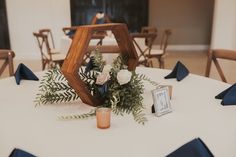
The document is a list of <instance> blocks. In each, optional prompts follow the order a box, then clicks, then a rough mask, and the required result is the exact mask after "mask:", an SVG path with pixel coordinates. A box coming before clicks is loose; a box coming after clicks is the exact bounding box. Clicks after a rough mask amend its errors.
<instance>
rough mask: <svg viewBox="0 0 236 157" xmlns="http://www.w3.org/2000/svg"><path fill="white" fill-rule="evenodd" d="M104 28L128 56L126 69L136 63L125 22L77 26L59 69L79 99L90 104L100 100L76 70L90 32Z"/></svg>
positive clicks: (86, 46) (132, 67) (94, 104)
mask: <svg viewBox="0 0 236 157" xmlns="http://www.w3.org/2000/svg"><path fill="white" fill-rule="evenodd" d="M106 30H111V31H112V33H113V34H114V36H115V38H116V41H117V44H118V46H119V49H120V53H122V54H124V55H126V56H128V63H127V64H128V70H135V68H136V66H137V63H138V56H137V52H136V50H135V47H134V45H133V43H132V39H131V37H130V36H129V32H128V29H127V26H126V25H125V24H118V23H116V24H114V23H110V24H100V25H85V26H80V27H78V28H77V31H76V34H75V36H74V38H73V41H72V44H71V47H70V50H69V52H68V54H67V56H66V59H65V60H64V63H63V65H62V68H61V71H62V73H63V74H64V76H65V78H66V79H67V80H68V82H69V85H70V86H71V87H72V88H73V89H74V90H75V91H76V92H77V94H78V95H79V96H80V98H81V100H82V101H83V102H84V103H85V104H88V105H91V106H98V105H100V104H101V103H102V101H101V100H99V99H97V98H95V97H94V96H92V95H91V93H90V92H89V90H88V88H87V86H86V84H85V83H84V82H83V81H82V80H81V78H80V76H79V74H78V71H79V68H80V67H81V65H82V62H83V57H84V56H85V55H86V53H87V48H88V46H89V42H90V40H91V38H92V34H93V33H94V32H95V31H106Z"/></svg>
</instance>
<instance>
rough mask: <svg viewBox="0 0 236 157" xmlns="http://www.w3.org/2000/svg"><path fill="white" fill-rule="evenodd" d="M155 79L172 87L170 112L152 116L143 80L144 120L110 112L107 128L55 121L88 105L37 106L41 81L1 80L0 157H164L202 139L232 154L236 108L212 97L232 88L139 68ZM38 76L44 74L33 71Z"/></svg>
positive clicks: (92, 122) (221, 153) (221, 154)
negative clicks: (26, 155) (23, 155)
mask: <svg viewBox="0 0 236 157" xmlns="http://www.w3.org/2000/svg"><path fill="white" fill-rule="evenodd" d="M136 71H137V73H142V74H145V75H147V76H149V77H150V78H151V79H152V80H153V81H156V82H159V83H161V84H166V85H172V86H173V97H172V99H171V105H172V108H173V112H171V113H169V114H166V115H163V116H161V117H156V116H155V115H154V114H152V113H151V109H150V108H151V105H152V104H153V100H152V95H151V90H153V89H155V87H154V86H152V85H151V84H149V83H148V82H145V81H144V86H145V91H144V95H143V97H144V102H143V103H144V105H145V110H144V112H145V113H146V117H147V119H148V122H147V123H146V124H145V125H141V124H138V123H136V122H135V121H134V120H133V117H132V116H131V115H125V116H123V117H122V116H117V115H113V114H112V119H111V127H110V128H109V129H104V130H103V129H98V128H97V127H96V119H95V118H90V119H87V120H68V121H63V120H59V119H58V116H61V115H70V114H77V113H84V112H87V111H90V109H91V108H92V107H90V106H88V105H85V104H83V103H82V102H81V101H77V102H73V103H68V104H58V105H55V104H52V105H45V106H37V107H35V103H34V99H35V96H36V94H37V93H38V86H39V81H27V80H22V81H21V84H20V85H16V83H15V79H14V77H10V78H6V79H1V80H0V87H1V90H0V93H1V94H0V102H1V103H0V108H1V109H0V124H1V129H0V156H1V157H6V156H8V155H9V154H10V152H11V151H12V150H13V148H20V149H23V150H25V151H27V152H30V153H32V154H34V155H36V156H40V157H67V156H74V157H75V156H78V157H94V156H99V157H111V156H112V157H163V156H165V155H167V154H169V153H171V152H172V151H174V150H176V149H177V148H179V147H180V146H182V145H183V144H185V143H187V142H189V141H191V140H192V139H194V138H197V137H200V138H201V139H202V140H203V141H204V142H205V144H206V145H207V146H208V148H209V149H210V150H211V152H212V153H213V154H214V155H215V156H218V157H235V156H236V150H235V146H236V125H235V120H236V106H222V105H220V101H221V100H216V99H215V98H214V97H215V95H217V94H218V93H220V92H221V91H223V90H224V89H226V88H228V87H229V86H230V85H229V84H226V83H223V82H220V81H216V80H213V79H209V78H205V77H202V76H197V75H193V74H190V75H189V76H187V77H186V78H185V79H184V80H182V81H180V82H178V81H176V79H167V80H165V79H164V76H166V75H167V74H168V73H169V72H170V71H169V70H161V69H154V68H143V67H142V68H137V69H136ZM36 74H37V75H38V77H39V78H42V76H43V74H44V72H39V73H36Z"/></svg>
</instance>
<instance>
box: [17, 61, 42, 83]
mask: <svg viewBox="0 0 236 157" xmlns="http://www.w3.org/2000/svg"><path fill="white" fill-rule="evenodd" d="M15 79H16V84H18V85H19V84H20V80H21V79H25V80H35V81H38V80H39V79H38V77H37V76H36V75H35V74H34V73H33V72H32V71H31V70H30V69H29V68H27V67H26V66H25V65H24V64H23V63H20V64H19V65H18V68H17V70H16V72H15Z"/></svg>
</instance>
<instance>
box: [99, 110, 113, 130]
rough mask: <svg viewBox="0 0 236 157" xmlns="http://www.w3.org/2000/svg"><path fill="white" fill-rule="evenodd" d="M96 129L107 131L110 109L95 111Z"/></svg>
mask: <svg viewBox="0 0 236 157" xmlns="http://www.w3.org/2000/svg"><path fill="white" fill-rule="evenodd" d="M96 118H97V127H98V128H100V129H107V128H109V127H110V119H111V109H110V108H106V107H100V108H97V109H96Z"/></svg>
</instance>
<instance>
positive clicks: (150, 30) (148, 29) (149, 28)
mask: <svg viewBox="0 0 236 157" xmlns="http://www.w3.org/2000/svg"><path fill="white" fill-rule="evenodd" d="M141 33H155V34H157V28H156V27H152V26H146V27H142V28H141ZM157 35H158V34H157ZM149 40H150V39H149ZM149 40H148V39H147V40H146V45H148V44H150V43H149V42H153V41H149Z"/></svg>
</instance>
